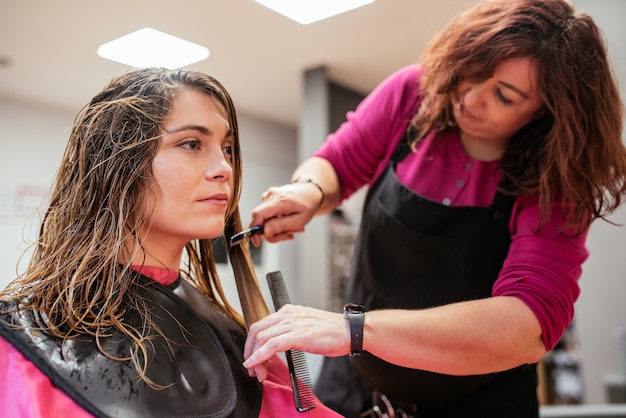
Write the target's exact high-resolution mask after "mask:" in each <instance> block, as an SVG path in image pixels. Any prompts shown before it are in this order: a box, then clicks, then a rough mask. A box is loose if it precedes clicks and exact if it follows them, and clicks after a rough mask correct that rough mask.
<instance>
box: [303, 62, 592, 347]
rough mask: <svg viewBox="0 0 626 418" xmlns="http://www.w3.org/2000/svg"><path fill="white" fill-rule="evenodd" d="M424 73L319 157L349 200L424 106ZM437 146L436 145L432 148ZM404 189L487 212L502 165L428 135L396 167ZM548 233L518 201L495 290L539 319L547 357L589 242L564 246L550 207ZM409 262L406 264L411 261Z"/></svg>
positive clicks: (386, 92) (351, 117)
mask: <svg viewBox="0 0 626 418" xmlns="http://www.w3.org/2000/svg"><path fill="white" fill-rule="evenodd" d="M421 74H422V69H421V67H420V66H419V65H417V64H415V65H410V66H407V67H404V68H402V69H400V70H398V71H397V72H395V73H394V74H392V75H391V76H390V77H388V78H387V79H386V80H385V81H383V83H381V84H380V85H379V86H378V87H377V88H376V89H375V90H374V91H373V92H372V93H371V94H370V95H369V96H368V97H367V98H366V99H365V100H364V101H363V102H362V103H361V104H360V105H359V106H358V107H357V109H356V110H355V111H354V112H349V113H348V115H347V122H345V123H344V124H343V125H342V126H341V127H340V128H339V129H338V130H337V132H335V133H333V134H331V135H329V137H328V140H327V141H326V142H325V143H324V145H323V146H322V147H321V148H320V149H319V150H318V151H317V153H316V154H315V155H316V156H318V157H322V158H325V159H327V160H328V161H329V162H330V163H331V164H332V165H333V167H334V168H335V170H336V172H337V175H338V177H339V181H340V184H341V186H342V197H343V198H347V197H348V196H350V195H351V194H352V193H354V191H356V190H357V189H358V188H360V187H361V186H363V185H365V184H371V183H372V182H373V181H375V180H376V178H377V177H378V176H379V175H380V174H381V173H382V172H383V170H385V169H386V167H387V165H388V163H389V160H390V158H391V155H392V153H393V151H394V150H395V148H396V146H397V144H398V143H399V141H400V140H401V139H402V138H403V136H404V134H405V131H406V127H407V124H408V122H409V121H410V119H411V116H412V115H413V114H414V113H415V111H416V109H417V106H418V105H419V102H420V101H419V79H420V77H421ZM435 139H436V141H435ZM397 175H398V178H399V179H400V181H401V182H402V183H403V184H404V185H406V186H407V187H409V188H410V189H412V190H413V191H415V192H416V193H418V194H420V195H421V196H423V197H426V198H428V199H430V200H433V201H437V202H441V203H443V204H449V205H452V206H482V207H486V206H489V205H490V203H491V202H492V200H493V197H494V196H495V193H496V188H497V184H498V182H499V180H500V178H501V174H500V173H499V172H498V162H497V161H491V162H485V161H477V160H473V159H471V158H470V157H468V156H467V154H465V152H464V150H463V147H462V146H461V143H460V140H459V137H458V131H457V130H456V129H450V130H447V131H446V132H443V133H440V134H437V135H436V136H435V135H434V134H433V133H430V134H429V135H428V136H427V137H426V138H425V140H424V141H423V142H422V143H421V144H420V146H419V148H418V150H417V151H416V152H415V153H411V154H409V155H408V156H407V157H406V158H405V159H404V160H403V161H402V162H401V163H400V164H398V167H397ZM553 209H554V210H553V211H552V216H551V218H550V220H549V223H548V225H547V227H546V228H544V229H543V230H542V231H541V232H539V233H537V232H536V230H535V228H536V226H537V225H538V222H539V211H538V206H537V201H536V199H530V198H518V199H517V200H516V202H515V205H514V207H513V214H512V218H511V223H510V225H509V228H510V231H511V235H512V244H511V248H510V250H509V255H508V257H507V259H506V260H505V262H504V266H503V269H502V271H501V272H500V274H499V276H498V279H497V281H496V282H495V284H494V286H493V289H492V294H493V295H494V296H500V295H502V296H504V295H506V296H515V297H517V298H519V299H521V300H522V301H524V303H526V305H527V306H528V307H529V308H530V309H531V310H532V311H533V312H534V314H535V315H536V316H537V319H538V321H539V323H540V324H541V327H542V331H543V342H544V345H545V347H546V349H547V350H550V349H551V348H553V347H554V346H555V345H556V343H557V342H558V341H559V340H560V339H561V337H562V335H563V332H564V331H565V328H566V327H567V326H568V325H569V324H570V323H571V321H572V319H573V317H574V302H575V301H576V299H577V298H578V296H579V293H580V289H579V286H578V279H579V278H580V276H581V274H582V267H581V266H582V264H583V262H584V261H585V260H586V259H587V257H588V255H589V254H588V250H587V248H586V246H585V241H586V234H583V235H582V236H580V237H577V238H571V239H568V238H564V237H563V236H562V235H560V234H558V233H557V232H556V229H557V227H558V226H559V225H562V224H563V219H562V217H561V211H560V206H559V205H558V204H557V203H554V205H553ZM407 262H409V261H408V260H407Z"/></svg>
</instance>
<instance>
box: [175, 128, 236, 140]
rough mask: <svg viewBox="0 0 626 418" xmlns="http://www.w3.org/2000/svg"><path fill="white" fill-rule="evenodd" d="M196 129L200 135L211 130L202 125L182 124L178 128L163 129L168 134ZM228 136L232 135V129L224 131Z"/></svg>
mask: <svg viewBox="0 0 626 418" xmlns="http://www.w3.org/2000/svg"><path fill="white" fill-rule="evenodd" d="M188 130H191V131H198V132H200V133H201V134H202V135H210V134H211V131H210V130H208V129H207V128H205V127H204V126H202V125H183V126H181V127H179V128H174V129H172V130H167V129H165V132H167V133H168V134H173V133H176V132H181V131H188ZM229 136H233V131H232V130H231V129H229V130H228V132H226V135H225V137H226V138H228V137H229Z"/></svg>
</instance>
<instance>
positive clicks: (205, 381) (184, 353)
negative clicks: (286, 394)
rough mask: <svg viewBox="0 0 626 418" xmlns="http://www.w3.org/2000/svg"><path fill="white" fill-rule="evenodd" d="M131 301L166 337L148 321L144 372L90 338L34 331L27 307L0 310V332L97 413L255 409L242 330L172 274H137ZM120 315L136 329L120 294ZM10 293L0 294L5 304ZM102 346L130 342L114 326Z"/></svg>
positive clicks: (237, 414) (122, 348)
mask: <svg viewBox="0 0 626 418" xmlns="http://www.w3.org/2000/svg"><path fill="white" fill-rule="evenodd" d="M138 282H139V284H138V291H139V298H138V300H139V302H137V303H145V304H146V305H147V306H148V308H149V309H150V316H151V319H152V320H153V321H154V322H155V323H156V325H157V326H158V327H159V329H160V330H161V331H162V332H163V334H164V335H165V337H166V338H163V336H162V335H160V334H158V333H156V332H155V330H154V329H153V328H151V327H149V326H146V328H145V329H144V330H143V332H144V335H145V336H146V337H148V336H150V337H151V339H150V340H149V341H148V342H147V343H146V345H147V354H148V356H147V357H148V360H147V363H148V364H147V370H146V375H147V377H148V378H149V379H150V380H151V381H152V382H154V383H155V384H157V385H159V386H161V387H162V388H161V389H155V388H154V387H152V386H150V385H148V384H146V382H145V381H143V380H141V379H139V376H138V373H137V370H136V369H135V366H134V365H133V364H132V362H131V361H114V360H111V359H109V358H108V357H106V356H104V355H103V354H102V353H101V352H100V351H99V350H98V347H97V346H96V342H95V339H94V338H91V337H89V336H81V337H77V338H72V339H69V340H67V341H65V343H64V344H62V343H63V342H62V341H61V340H60V339H59V338H56V337H52V336H51V335H49V334H47V333H45V332H44V331H41V330H40V329H39V326H38V320H37V318H35V317H34V315H33V312H32V311H28V310H25V311H17V312H13V313H3V314H2V315H0V335H2V336H3V337H4V338H5V339H7V340H8V341H9V342H11V343H12V344H13V345H14V346H15V347H16V348H17V349H18V350H20V351H21V352H22V353H23V354H24V355H25V356H26V357H27V358H28V359H29V360H30V361H32V362H33V363H34V364H35V365H36V366H37V367H38V368H39V369H40V370H41V371H42V372H43V373H44V374H46V375H47V376H48V377H49V378H50V380H51V381H52V382H53V383H54V384H55V385H56V386H57V387H59V388H60V389H61V390H63V391H64V392H65V393H66V394H67V395H69V396H70V397H71V398H72V399H74V400H75V401H76V402H77V403H78V404H79V405H81V406H82V407H83V408H85V409H86V410H87V411H89V412H90V413H91V414H93V415H95V416H97V417H124V418H133V417H136V418H140V417H168V418H170V417H171V418H173V417H214V418H217V417H224V418H226V417H228V418H250V417H256V416H258V414H259V411H260V408H261V398H262V386H261V384H260V383H259V382H258V381H257V380H256V379H255V378H252V377H250V376H248V373H247V371H246V369H245V368H244V367H243V366H242V362H243V345H244V343H245V338H246V334H245V330H244V329H243V328H242V327H241V326H239V325H238V324H237V323H236V322H235V321H233V320H232V319H231V318H229V317H227V316H226V315H225V314H224V313H222V312H221V311H220V310H219V309H218V308H217V307H215V306H213V305H212V304H211V302H210V301H209V300H208V299H207V298H206V297H205V296H204V295H203V294H201V293H200V292H199V291H198V290H197V289H195V288H194V287H192V286H191V285H190V284H188V283H187V282H186V281H184V280H181V279H180V278H179V279H178V280H177V281H175V282H174V283H173V284H171V285H170V286H162V285H161V284H159V283H157V282H155V281H153V280H152V279H149V278H147V277H144V276H141V275H138ZM125 302H126V310H125V313H124V321H125V322H126V323H128V324H130V325H132V326H135V327H136V328H137V329H141V324H142V322H141V317H140V316H139V313H138V312H137V310H136V308H135V303H134V302H132V301H130V300H126V301H125ZM14 307H15V301H12V302H9V301H3V302H0V309H1V310H2V311H3V312H6V310H7V309H8V308H14ZM100 342H101V344H102V346H103V347H104V348H105V350H106V351H107V352H108V353H112V354H113V355H116V356H118V357H128V356H129V355H130V350H131V349H132V344H131V341H130V340H129V338H128V337H127V336H125V335H122V334H121V333H119V332H118V331H116V330H110V335H109V336H107V337H103V338H101V339H100Z"/></svg>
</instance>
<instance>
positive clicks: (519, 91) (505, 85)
mask: <svg viewBox="0 0 626 418" xmlns="http://www.w3.org/2000/svg"><path fill="white" fill-rule="evenodd" d="M498 83H499V84H502V85H503V86H504V87H506V88H508V89H511V90H513V91H514V92H516V93H517V94H519V95H520V96H522V97H523V98H524V99H528V98H529V97H528V93H525V92H524V91H522V90H521V89H520V88H518V87H516V86H514V85H513V84H509V83H506V82H504V81H498Z"/></svg>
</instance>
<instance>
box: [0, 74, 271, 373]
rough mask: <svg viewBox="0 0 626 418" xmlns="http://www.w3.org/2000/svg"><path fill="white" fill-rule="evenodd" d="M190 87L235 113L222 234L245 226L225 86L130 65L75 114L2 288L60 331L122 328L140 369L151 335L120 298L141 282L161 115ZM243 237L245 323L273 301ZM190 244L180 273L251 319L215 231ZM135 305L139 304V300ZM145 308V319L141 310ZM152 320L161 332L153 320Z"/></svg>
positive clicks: (238, 256)
mask: <svg viewBox="0 0 626 418" xmlns="http://www.w3.org/2000/svg"><path fill="white" fill-rule="evenodd" d="M186 90H195V91H200V92H202V93H206V94H208V95H210V96H211V97H213V98H215V99H216V100H217V101H219V103H220V104H221V105H222V106H223V107H224V109H225V111H226V114H227V115H228V116H229V119H230V120H229V123H230V127H231V130H232V135H233V143H232V162H233V176H234V181H233V183H234V185H233V196H232V199H231V201H230V202H229V205H228V208H227V211H226V219H225V229H224V237H229V236H231V235H233V234H234V233H235V232H237V231H240V230H241V227H242V226H241V220H240V215H239V209H238V202H239V198H240V194H241V172H242V164H241V149H240V141H239V131H238V125H237V116H236V112H235V108H234V105H233V103H232V100H231V97H230V95H229V94H228V92H227V91H226V89H225V88H224V87H223V86H222V85H221V84H220V83H219V82H218V81H217V80H215V79H214V78H212V77H210V76H208V75H206V74H203V73H200V72H192V71H184V70H166V69H159V68H150V69H139V70H134V71H130V72H128V73H126V74H123V75H120V76H118V77H116V78H114V79H113V80H112V81H111V82H110V83H109V84H108V85H107V86H106V87H105V88H104V89H103V91H101V92H100V93H98V94H97V95H96V96H95V97H94V98H93V99H92V100H91V102H90V103H89V104H88V105H86V106H85V107H84V108H83V109H82V110H81V111H80V112H79V114H78V115H77V116H76V119H75V121H74V125H73V128H72V131H71V134H70V137H69V141H68V143H67V146H66V149H65V153H64V155H63V158H62V162H61V165H60V167H59V170H58V171H57V174H56V177H55V180H54V184H53V186H52V189H51V193H50V204H49V207H48V209H47V211H46V213H45V216H44V217H43V220H42V223H41V227H40V232H39V237H38V240H37V241H36V242H35V243H34V252H33V255H32V258H31V259H30V262H29V264H28V267H27V269H26V272H25V274H23V275H22V276H21V277H18V278H17V279H16V280H15V281H13V282H12V283H11V284H10V285H9V286H8V287H7V288H5V289H4V291H3V292H2V293H0V295H1V296H2V297H3V298H11V299H18V300H20V302H21V306H20V309H30V310H32V311H33V312H34V313H35V315H36V316H37V317H40V318H44V319H45V324H46V331H47V332H49V333H50V334H52V335H55V336H57V337H59V338H62V339H67V338H72V337H76V336H79V335H89V336H94V337H96V339H97V338H100V337H103V336H106V335H107V334H108V331H109V330H111V329H112V328H114V329H117V330H119V331H120V332H122V333H123V334H125V335H127V336H128V337H129V338H131V339H132V340H133V341H134V344H135V346H136V348H137V350H133V353H134V354H133V356H134V357H133V358H131V359H130V360H132V361H133V362H134V363H135V365H136V367H137V369H138V372H139V373H140V375H141V376H142V377H143V378H146V377H145V374H144V371H145V369H144V366H143V365H142V363H143V362H142V361H140V356H143V358H144V359H145V358H146V353H147V351H146V343H147V342H146V340H145V338H144V336H143V335H142V332H141V330H137V329H133V328H132V327H131V326H129V325H128V324H126V323H125V322H124V319H123V314H124V303H125V302H124V300H125V298H128V297H129V295H131V296H130V300H133V296H132V295H133V294H136V291H137V283H136V282H137V275H136V274H134V273H133V271H132V270H131V262H132V254H129V253H128V251H129V250H128V249H129V248H141V241H140V238H139V234H138V231H141V230H142V229H143V228H144V227H145V226H146V225H147V223H148V222H149V220H148V218H149V216H150V213H149V212H148V213H146V212H147V211H146V209H145V207H146V205H145V202H146V199H149V198H151V197H154V196H152V195H151V194H150V193H151V190H154V189H153V188H151V186H152V185H153V184H154V182H155V180H154V177H153V174H152V161H153V159H154V157H155V155H156V153H157V151H158V148H159V142H160V141H159V139H160V137H161V135H162V125H163V123H164V121H165V119H166V118H167V117H168V115H169V112H170V109H171V107H172V103H173V102H174V99H175V98H176V97H177V96H178V95H179V94H180V93H181V92H184V91H186ZM247 245H248V244H247V243H243V245H240V246H237V247H236V248H233V250H232V251H231V252H230V257H231V262H232V264H233V268H234V271H235V278H236V281H237V287H238V290H239V291H240V299H241V302H242V309H243V311H244V316H246V322H248V323H249V322H251V321H255V320H257V319H259V317H262V316H264V315H266V314H267V313H268V312H269V310H268V308H267V306H266V305H265V302H264V300H263V297H262V295H261V291H260V287H259V285H258V282H257V280H256V277H255V276H254V269H253V267H252V262H251V259H250V255H249V251H248V247H247ZM185 252H186V255H187V257H186V261H184V262H183V263H184V265H183V266H181V270H180V273H181V276H182V277H184V279H186V280H188V281H190V282H191V283H192V284H193V285H194V286H196V287H197V288H198V289H199V290H200V291H201V292H203V293H204V294H205V295H206V296H207V298H208V299H209V300H210V301H212V302H214V304H215V305H217V306H218V307H219V308H220V309H221V310H223V312H224V313H226V314H227V315H228V316H230V317H232V318H233V319H235V320H236V321H237V322H239V323H240V324H241V325H242V326H245V322H244V319H243V318H241V315H239V313H238V312H237V311H236V310H235V309H234V308H233V307H232V306H231V305H230V304H229V303H228V301H227V300H226V297H225V294H224V291H223V289H222V286H221V283H220V280H219V278H218V275H217V270H216V266H215V260H214V257H213V249H212V242H211V240H209V239H200V240H196V241H193V242H190V243H188V244H187V245H186V247H185ZM120 260H127V261H120ZM126 300H127V299H126ZM136 306H137V308H138V309H139V310H141V309H142V306H141V304H140V303H136ZM144 309H145V307H144ZM140 314H141V315H142V317H143V318H144V320H145V321H149V319H148V318H149V315H147V312H146V311H145V310H144V311H143V312H142V311H140ZM150 326H151V327H152V328H153V329H155V330H156V332H159V333H160V331H159V330H158V329H156V326H155V325H154V324H152V323H151V324H150ZM164 337H167V336H164ZM101 350H102V349H101ZM103 354H104V355H107V356H109V357H110V358H113V359H116V360H129V359H126V358H117V357H114V356H113V355H111V354H110V353H106V352H103Z"/></svg>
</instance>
